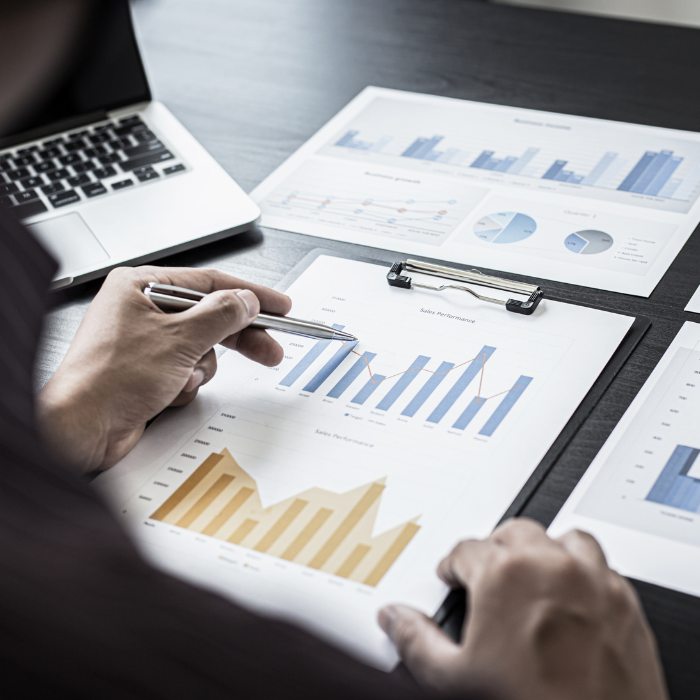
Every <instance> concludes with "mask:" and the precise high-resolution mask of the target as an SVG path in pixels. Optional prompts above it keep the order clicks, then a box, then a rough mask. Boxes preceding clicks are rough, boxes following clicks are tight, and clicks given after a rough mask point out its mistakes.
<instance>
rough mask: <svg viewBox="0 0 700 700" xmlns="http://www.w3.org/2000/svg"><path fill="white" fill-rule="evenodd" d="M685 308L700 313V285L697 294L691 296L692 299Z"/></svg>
mask: <svg viewBox="0 0 700 700" xmlns="http://www.w3.org/2000/svg"><path fill="white" fill-rule="evenodd" d="M685 310H686V311H691V312H692V313H694V314H700V287H698V289H697V290H696V292H695V294H693V296H692V297H690V301H689V302H688V304H687V306H686V307H685Z"/></svg>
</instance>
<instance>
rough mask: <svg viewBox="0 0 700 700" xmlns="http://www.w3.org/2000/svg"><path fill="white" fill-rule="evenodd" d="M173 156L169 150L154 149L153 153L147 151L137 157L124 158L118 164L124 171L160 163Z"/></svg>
mask: <svg viewBox="0 0 700 700" xmlns="http://www.w3.org/2000/svg"><path fill="white" fill-rule="evenodd" d="M174 157H175V156H174V155H173V154H172V153H171V152H170V151H156V152H155V153H149V154H148V155H145V156H139V157H138V158H132V159H131V160H126V161H124V162H123V163H120V164H119V166H120V167H121V169H122V170H123V171H124V172H125V173H126V172H128V171H129V170H135V169H136V168H143V167H144V166H145V165H153V164H154V163H162V162H163V161H164V160H170V159H171V158H174Z"/></svg>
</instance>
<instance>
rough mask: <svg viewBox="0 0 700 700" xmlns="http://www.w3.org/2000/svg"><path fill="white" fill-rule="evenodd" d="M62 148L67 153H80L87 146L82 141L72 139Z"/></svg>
mask: <svg viewBox="0 0 700 700" xmlns="http://www.w3.org/2000/svg"><path fill="white" fill-rule="evenodd" d="M63 148H65V149H66V150H67V151H68V152H69V153H75V151H82V149H83V148H87V144H86V143H85V141H83V139H73V140H72V141H68V143H65V144H63Z"/></svg>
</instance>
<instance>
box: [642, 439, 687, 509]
mask: <svg viewBox="0 0 700 700" xmlns="http://www.w3.org/2000/svg"><path fill="white" fill-rule="evenodd" d="M699 454H700V449H698V448H696V447H688V446H687V445H677V446H676V449H675V450H674V451H673V454H672V455H671V457H670V458H669V460H668V461H667V462H666V464H665V466H664V468H663V470H662V471H661V474H660V475H659V477H658V479H657V480H656V482H655V483H654V486H653V487H652V488H651V490H650V491H649V495H648V496H647V497H646V500H647V501H651V502H652V503H661V504H662V505H665V506H671V507H672V508H680V509H681V510H686V511H690V512H691V513H700V480H698V479H694V478H693V477H690V476H688V472H689V471H690V469H691V468H692V466H693V464H694V463H695V461H696V460H697V458H698V455H699Z"/></svg>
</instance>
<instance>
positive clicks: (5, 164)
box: [0, 158, 12, 173]
mask: <svg viewBox="0 0 700 700" xmlns="http://www.w3.org/2000/svg"><path fill="white" fill-rule="evenodd" d="M7 170H12V163H10V161H9V160H7V159H6V158H3V159H1V160H0V173H4V172H6V171H7Z"/></svg>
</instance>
